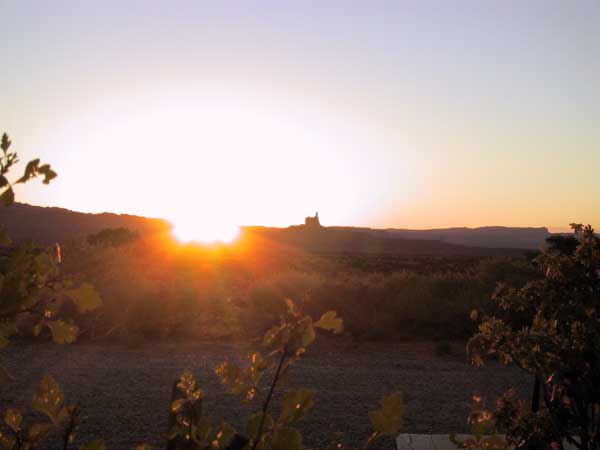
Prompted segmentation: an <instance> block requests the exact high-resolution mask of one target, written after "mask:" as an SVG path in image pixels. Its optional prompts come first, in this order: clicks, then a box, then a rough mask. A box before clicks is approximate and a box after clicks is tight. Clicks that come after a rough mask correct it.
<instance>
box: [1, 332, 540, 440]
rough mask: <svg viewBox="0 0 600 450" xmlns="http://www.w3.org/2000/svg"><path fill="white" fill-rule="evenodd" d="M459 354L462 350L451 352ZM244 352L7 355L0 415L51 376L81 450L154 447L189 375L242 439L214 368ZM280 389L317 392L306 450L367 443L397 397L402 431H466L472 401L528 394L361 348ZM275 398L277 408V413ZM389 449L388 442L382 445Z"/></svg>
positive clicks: (340, 351)
mask: <svg viewBox="0 0 600 450" xmlns="http://www.w3.org/2000/svg"><path fill="white" fill-rule="evenodd" d="M455 349H456V350H457V352H459V351H460V350H461V347H460V346H459V345H456V346H455ZM249 350H250V347H249V346H248V345H243V344H232V343H207V342H201V343H184V344H181V343H177V344H175V343H147V344H144V345H141V346H139V347H137V348H134V347H128V346H124V345H116V344H85V343H83V344H77V345H72V346H62V347H61V346H56V345H51V344H48V345H46V344H44V345H14V346H12V347H10V348H9V349H8V351H6V352H4V353H3V355H2V359H3V362H4V363H5V365H6V366H7V367H8V368H9V370H10V371H11V373H12V374H13V375H14V376H15V377H17V380H16V381H15V382H13V383H11V384H10V385H9V386H6V387H3V388H0V405H1V408H0V409H4V408H5V407H8V406H23V405H25V404H27V403H28V402H29V401H30V399H31V395H32V394H33V392H34V389H35V386H36V384H37V383H38V382H39V380H40V379H41V377H42V375H43V374H44V373H49V374H51V375H52V376H54V377H55V378H56V379H57V380H58V381H59V382H60V384H61V385H62V386H63V389H64V391H65V392H66V395H67V398H68V399H72V400H78V401H79V402H80V404H81V407H82V411H83V423H82V425H81V430H80V434H79V436H78V442H83V441H87V440H88V439H89V438H91V437H103V438H104V439H105V441H106V442H107V448H108V449H127V448H131V447H133V446H134V445H135V444H138V443H140V442H147V443H150V444H152V445H154V446H158V447H161V446H162V444H163V443H164V435H165V431H166V427H167V412H168V405H169V398H170V390H171V385H172V382H173V380H174V379H175V378H176V377H178V376H179V375H180V374H181V372H182V371H183V369H185V368H189V369H191V370H192V371H193V372H194V373H195V374H196V375H197V377H198V379H199V381H200V384H201V385H202V388H203V389H204V390H205V394H206V401H205V411H206V413H207V414H208V415H210V416H211V417H212V418H213V419H214V420H219V419H221V418H224V419H225V420H227V421H229V422H231V423H232V424H234V425H235V426H237V427H239V428H240V429H243V423H242V420H241V419H240V417H244V416H245V415H247V414H248V413H249V412H250V411H254V410H258V408H259V407H258V405H257V404H252V405H241V403H240V401H239V400H238V399H237V398H236V397H234V396H233V395H230V394H228V393H227V392H226V391H225V389H224V388H223V387H222V386H221V385H220V384H219V381H218V379H217V377H216V376H215V375H214V373H213V367H214V366H215V365H216V364H217V363H218V362H220V361H223V360H225V359H229V360H232V361H241V358H243V357H244V356H245V355H247V353H248V352H249ZM295 369H296V370H295V371H294V372H293V374H292V376H291V379H290V381H289V383H288V385H286V388H293V387H300V386H302V387H309V388H313V389H315V390H316V391H317V392H316V397H315V407H314V409H313V411H312V412H311V413H310V414H309V417H307V418H306V419H304V421H303V422H301V423H300V424H301V428H302V431H303V433H304V442H305V445H306V446H307V447H309V448H310V447H312V448H319V447H323V446H324V445H323V444H324V443H325V442H328V440H329V438H330V437H331V436H333V433H334V432H343V433H344V434H345V438H344V440H343V441H344V443H345V447H348V448H349V447H352V448H356V447H358V445H360V444H361V443H363V442H364V439H366V438H367V437H368V435H369V433H370V427H369V422H368V418H367V412H368V411H369V410H372V409H374V408H376V407H377V402H378V400H379V399H380V398H381V397H383V396H385V395H387V394H389V393H391V392H393V391H395V390H400V391H402V392H403V394H404V398H405V408H406V411H405V431H406V432H414V433H428V432H434V433H447V432H460V431H465V424H466V423H465V419H466V417H467V413H468V411H469V405H470V399H471V396H472V395H473V394H474V393H477V394H481V395H483V396H484V398H487V399H488V401H490V402H492V401H493V400H495V398H496V397H497V395H499V394H500V393H501V392H502V391H503V390H504V389H505V388H507V387H509V386H514V387H516V388H517V390H518V391H519V392H520V393H522V394H525V395H526V394H527V392H528V389H529V385H530V383H529V380H528V379H527V378H526V377H524V376H523V375H521V374H520V373H519V372H518V371H516V370H515V369H511V368H506V367H502V366H497V365H494V366H489V367H486V368H485V369H476V368H474V367H471V366H470V365H468V364H466V362H465V357H464V355H463V356H460V355H456V356H447V357H437V356H435V355H434V352H433V344H429V343H416V344H415V343H366V344H360V345H355V344H353V343H352V342H350V341H345V340H341V339H340V340H329V339H326V340H321V341H320V342H318V343H317V344H316V345H315V346H314V347H312V348H311V349H310V351H309V353H308V355H307V356H306V358H305V359H304V360H303V361H302V362H301V363H300V364H299V365H298V367H296V368H295ZM279 398H280V396H277V397H276V398H275V402H276V403H277V402H278V400H279ZM383 444H384V446H385V447H388V448H392V447H391V446H392V445H393V444H392V442H391V441H390V442H385V443H383Z"/></svg>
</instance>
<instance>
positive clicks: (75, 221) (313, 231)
mask: <svg viewBox="0 0 600 450" xmlns="http://www.w3.org/2000/svg"><path fill="white" fill-rule="evenodd" d="M0 224H1V225H3V226H4V227H5V228H6V230H7V231H8V233H9V236H11V238H12V239H13V241H15V242H22V241H24V240H33V241H35V242H37V243H39V244H52V243H54V242H67V241H70V240H77V239H82V238H86V237H87V236H89V235H90V234H94V233H98V232H100V231H101V230H103V229H107V228H128V229H130V230H132V231H136V232H138V233H140V234H141V235H145V234H149V233H168V232H169V230H170V229H171V225H170V224H169V222H167V221H166V220H163V219H155V218H147V217H141V216H134V215H128V214H113V213H101V214H89V213H81V212H77V211H71V210H68V209H64V208H56V207H41V206H32V205H28V204H24V203H17V204H15V205H14V206H13V207H11V208H10V209H9V208H0ZM244 236H254V237H260V238H261V239H262V240H263V241H265V242H268V241H271V242H274V243H277V244H283V245H286V246H291V247H296V248H300V249H302V250H305V251H309V252H316V253H370V254H399V255H408V256H410V255H433V256H453V255H467V256H488V255H489V256H495V255H516V254H521V253H523V250H525V249H535V248H538V247H539V246H540V245H542V244H543V243H544V241H545V239H546V238H547V237H548V236H550V233H549V232H548V230H547V229H546V228H510V227H482V228H447V229H433V230H404V229H384V230H378V229H372V228H360V227H338V226H332V227H323V226H321V225H320V224H319V222H318V220H317V221H314V222H311V221H308V222H306V223H305V225H293V226H290V227H287V228H274V227H263V226H246V227H242V235H241V239H243V238H244Z"/></svg>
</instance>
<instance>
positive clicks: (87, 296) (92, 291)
mask: <svg viewBox="0 0 600 450" xmlns="http://www.w3.org/2000/svg"><path fill="white" fill-rule="evenodd" d="M66 294H67V296H68V297H69V298H70V299H71V300H72V301H73V303H74V304H75V306H76V307H77V310H78V311H79V312H80V313H85V312H88V311H93V310H95V309H96V308H98V307H100V306H101V305H102V299H101V298H100V294H99V293H98V291H97V290H96V288H94V286H93V285H92V284H90V283H83V284H81V286H79V287H78V288H76V289H71V290H69V291H67V292H66Z"/></svg>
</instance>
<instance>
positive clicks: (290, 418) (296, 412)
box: [279, 389, 314, 424]
mask: <svg viewBox="0 0 600 450" xmlns="http://www.w3.org/2000/svg"><path fill="white" fill-rule="evenodd" d="M313 396H314V391H312V390H310V389H298V390H296V391H291V392H288V393H287V394H285V395H284V396H283V401H282V406H281V415H280V416H279V422H280V423H282V424H287V423H291V422H295V421H297V420H300V419H301V418H302V417H304V415H305V414H306V412H307V411H308V410H310V409H311V408H312V407H313V404H314V403H313Z"/></svg>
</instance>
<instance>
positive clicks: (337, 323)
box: [315, 311, 344, 334]
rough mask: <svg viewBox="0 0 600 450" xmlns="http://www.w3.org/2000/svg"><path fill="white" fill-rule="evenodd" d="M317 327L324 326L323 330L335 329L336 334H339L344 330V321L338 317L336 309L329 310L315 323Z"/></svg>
mask: <svg viewBox="0 0 600 450" xmlns="http://www.w3.org/2000/svg"><path fill="white" fill-rule="evenodd" d="M315 327H318V328H322V329H323V330H329V331H333V332H334V333H335V334H339V333H341V332H342V331H343V330H344V322H343V321H342V319H340V318H339V317H337V313H336V312H335V311H327V312H326V313H325V314H323V315H322V316H321V318H320V319H319V320H318V321H317V322H316V323H315Z"/></svg>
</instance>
